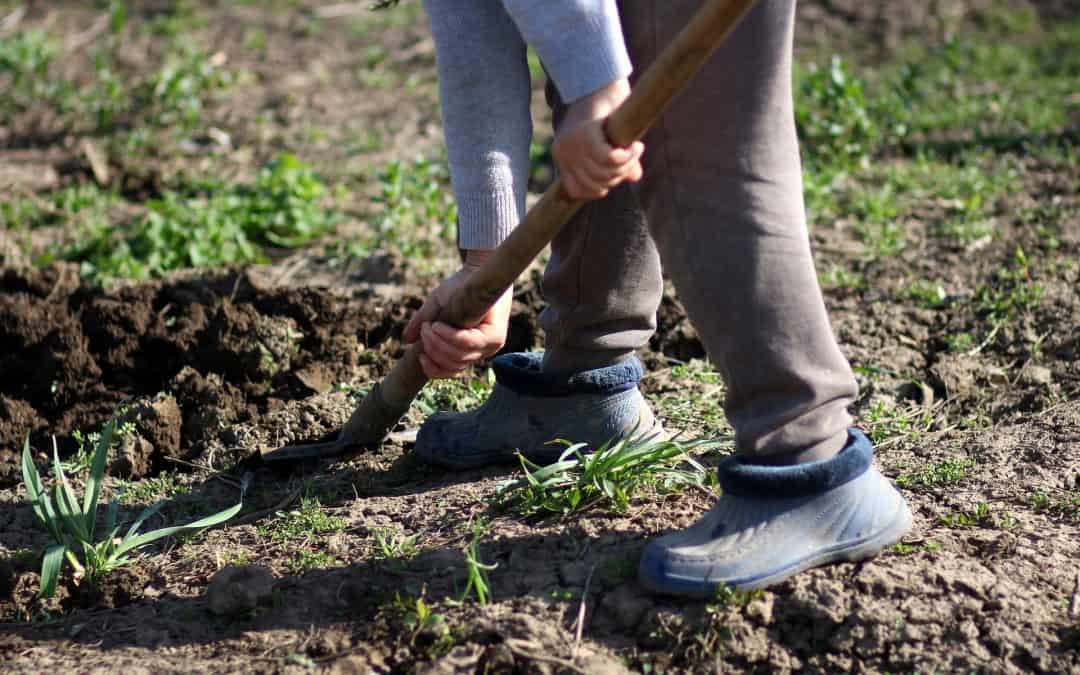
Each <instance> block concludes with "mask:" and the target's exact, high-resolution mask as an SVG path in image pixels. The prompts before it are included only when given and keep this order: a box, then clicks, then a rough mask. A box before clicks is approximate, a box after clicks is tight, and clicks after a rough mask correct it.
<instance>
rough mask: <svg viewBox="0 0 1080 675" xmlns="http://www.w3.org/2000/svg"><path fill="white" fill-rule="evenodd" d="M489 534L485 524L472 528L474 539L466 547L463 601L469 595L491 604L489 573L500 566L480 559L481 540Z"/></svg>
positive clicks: (480, 602) (482, 602)
mask: <svg viewBox="0 0 1080 675" xmlns="http://www.w3.org/2000/svg"><path fill="white" fill-rule="evenodd" d="M486 533H487V528H486V527H485V526H484V524H483V523H474V524H473V526H472V538H471V539H470V540H469V544H468V545H467V546H466V547H465V551H464V553H465V574H466V581H465V590H464V591H462V593H461V599H462V600H465V599H466V598H468V597H469V594H470V593H471V594H473V595H475V596H476V602H478V603H479V604H481V605H486V604H488V603H489V602H491V582H490V581H489V580H488V572H490V571H492V570H494V569H495V568H496V567H498V565H493V564H488V563H485V562H483V560H482V559H481V558H480V540H481V539H482V538H483V536H484V535H485V534H486Z"/></svg>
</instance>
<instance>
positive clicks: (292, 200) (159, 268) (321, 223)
mask: <svg viewBox="0 0 1080 675" xmlns="http://www.w3.org/2000/svg"><path fill="white" fill-rule="evenodd" d="M325 193H326V186H325V184H324V183H323V182H322V181H321V180H319V178H318V177H317V176H316V175H315V173H314V171H313V170H312V168H311V167H310V166H309V165H307V164H305V163H303V162H301V161H300V160H298V159H297V158H296V157H295V156H293V155H291V154H289V153H282V154H281V155H279V156H278V157H277V158H276V159H275V160H274V161H273V162H271V163H270V164H269V165H268V166H266V167H264V168H263V169H262V170H261V171H260V172H259V175H258V177H257V178H256V180H255V181H254V183H252V184H238V185H224V184H221V183H220V182H218V181H212V180H211V181H201V182H195V183H194V184H193V185H188V186H184V187H182V188H181V189H178V190H169V191H166V192H165V194H164V195H162V197H161V198H160V199H156V200H152V201H150V202H148V203H147V209H148V211H147V213H146V215H145V216H144V217H143V218H142V219H141V220H139V221H137V222H136V223H135V226H134V227H133V228H131V230H130V231H125V230H123V229H122V228H121V227H118V226H116V225H113V224H111V223H107V222H104V221H100V220H95V221H93V222H92V223H91V225H90V226H89V227H88V228H87V229H86V230H84V231H83V232H82V233H81V236H80V237H79V238H78V241H77V243H76V244H74V245H73V246H71V247H70V248H69V249H68V250H67V251H66V252H64V254H63V257H64V258H65V259H68V260H74V261H80V262H83V263H84V264H85V266H86V268H87V273H88V275H89V276H92V277H96V278H99V279H108V278H113V277H126V278H146V277H151V276H159V275H161V274H164V273H165V272H168V271H169V270H174V269H180V268H185V267H212V266H217V265H228V264H235V263H247V262H264V261H266V259H267V258H266V254H265V252H264V248H265V247H281V248H292V247H297V246H302V245H304V244H306V243H308V242H310V241H312V240H313V239H315V238H317V237H319V236H321V235H323V234H325V233H326V232H328V231H330V230H331V229H333V227H334V225H335V224H336V222H337V216H336V214H334V213H333V212H331V211H328V210H327V209H325V208H324V207H323V206H322V205H321V203H320V202H321V198H322V197H323V195H324V194H325Z"/></svg>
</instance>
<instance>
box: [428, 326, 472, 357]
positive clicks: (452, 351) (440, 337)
mask: <svg viewBox="0 0 1080 675" xmlns="http://www.w3.org/2000/svg"><path fill="white" fill-rule="evenodd" d="M440 325H441V326H443V327H444V329H443V331H442V332H440V331H438V330H437V327H438V326H440ZM447 332H449V333H451V334H453V333H455V330H454V329H453V328H452V327H450V326H447V325H446V324H425V330H424V350H425V351H427V349H428V347H431V348H432V351H433V352H434V353H433V356H435V358H436V359H438V360H440V361H442V362H443V363H444V364H446V365H461V366H462V367H464V366H466V365H471V364H473V363H476V362H477V361H479V360H480V359H481V358H483V356H484V354H483V350H482V347H480V348H474V347H471V346H465V347H461V346H459V345H458V344H455V343H454V342H453V341H451V340H448V339H447V338H446V335H445V334H446V333H447ZM456 332H457V333H466V332H469V331H461V330H459V331H456ZM467 341H468V342H470V343H472V342H483V339H482V338H476V337H472V338H469V339H468V340H467Z"/></svg>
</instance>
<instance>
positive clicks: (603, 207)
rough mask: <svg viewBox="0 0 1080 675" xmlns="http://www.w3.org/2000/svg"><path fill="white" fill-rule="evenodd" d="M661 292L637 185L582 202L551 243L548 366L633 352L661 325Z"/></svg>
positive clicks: (545, 319) (552, 94)
mask: <svg viewBox="0 0 1080 675" xmlns="http://www.w3.org/2000/svg"><path fill="white" fill-rule="evenodd" d="M547 94H548V102H549V104H551V106H552V112H553V117H554V121H555V126H556V128H558V126H559V125H560V124H561V122H562V118H563V115H564V113H565V106H564V105H563V103H562V102H561V101H560V100H559V98H558V94H557V92H556V91H555V88H554V87H553V86H552V85H551V84H550V82H549V84H548V89H547ZM663 290H664V286H663V279H662V276H661V271H660V256H659V254H658V253H657V250H656V245H655V244H654V243H653V240H652V237H651V235H650V233H649V226H648V223H647V222H646V220H645V214H644V212H643V211H642V209H641V205H640V203H639V201H638V197H637V192H636V189H635V188H633V187H631V186H629V185H623V186H620V187H617V188H615V189H614V190H612V191H611V193H610V194H609V195H608V196H607V197H606V198H604V199H601V200H597V201H593V202H589V203H587V204H585V206H584V207H582V209H581V210H580V211H579V212H578V213H577V215H576V216H574V218H573V219H571V221H570V222H569V223H567V225H566V226H565V227H564V228H563V229H562V231H561V232H560V233H559V235H558V236H557V237H556V238H555V240H554V241H553V242H552V244H551V258H550V260H549V262H548V265H547V268H546V270H545V272H544V280H543V293H544V299H545V300H546V301H547V303H548V306H547V307H546V308H545V309H544V311H543V312H542V313H541V315H540V324H541V326H542V327H543V328H544V334H545V356H544V370H546V371H557V372H575V371H581V370H590V369H592V368H598V367H603V366H608V365H612V364H614V363H617V362H619V361H621V360H623V359H625V358H627V357H629V356H630V355H631V354H633V353H634V350H635V349H638V348H640V347H643V346H645V345H646V344H647V343H648V341H649V337H650V336H651V335H652V334H653V331H654V330H655V329H656V310H657V307H658V306H659V304H660V298H661V296H662V294H663Z"/></svg>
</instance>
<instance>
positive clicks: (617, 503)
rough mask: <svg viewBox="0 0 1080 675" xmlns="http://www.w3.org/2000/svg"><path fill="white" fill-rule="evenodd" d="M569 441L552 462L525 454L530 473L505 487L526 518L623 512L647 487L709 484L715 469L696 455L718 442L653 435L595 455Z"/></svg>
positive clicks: (506, 497) (504, 494)
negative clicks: (602, 509) (537, 461)
mask: <svg viewBox="0 0 1080 675" xmlns="http://www.w3.org/2000/svg"><path fill="white" fill-rule="evenodd" d="M567 445H568V447H567V449H566V451H565V452H563V453H562V455H561V456H560V457H559V459H558V461H556V462H554V463H552V464H550V465H548V466H544V467H541V466H539V465H537V464H534V463H533V462H530V461H529V460H527V459H525V458H524V457H521V466H522V469H523V470H524V472H525V476H524V477H523V478H521V479H519V480H516V481H514V482H512V483H510V484H509V485H505V486H502V487H500V489H499V491H498V494H497V499H498V500H499V501H500V502H501V503H503V504H511V505H512V506H513V507H514V509H515V510H516V511H517V512H518V513H520V514H522V515H525V516H532V515H538V514H552V513H554V514H559V515H564V516H565V515H568V514H570V513H574V512H578V511H584V510H586V509H589V508H593V507H596V506H601V505H604V506H607V507H609V508H611V509H613V510H615V511H616V512H620V513H622V512H625V511H626V510H627V509H628V508H629V506H630V500H631V499H632V498H633V497H634V496H635V495H637V494H639V493H640V492H642V491H644V490H646V489H654V490H658V491H661V492H676V491H679V490H681V489H682V488H684V487H686V486H687V485H705V484H706V483H708V482H709V480H710V476H712V474H711V472H709V471H708V470H706V469H705V467H704V466H702V465H701V464H700V463H699V462H698V461H697V460H696V459H694V457H693V456H692V454H691V453H692V452H693V451H696V450H703V449H710V448H714V447H716V444H715V443H714V442H712V441H695V442H692V443H679V442H676V441H665V440H657V439H655V438H649V437H645V438H638V439H632V440H625V439H624V440H620V441H617V442H614V443H605V444H604V445H602V446H601V447H599V448H597V449H596V451H595V452H591V453H590V452H588V449H587V446H586V445H585V444H584V443H578V444H573V445H570V444H567Z"/></svg>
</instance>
